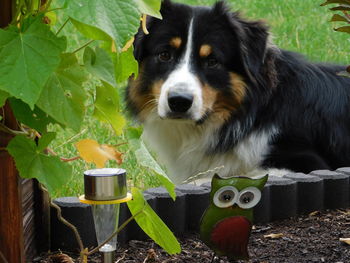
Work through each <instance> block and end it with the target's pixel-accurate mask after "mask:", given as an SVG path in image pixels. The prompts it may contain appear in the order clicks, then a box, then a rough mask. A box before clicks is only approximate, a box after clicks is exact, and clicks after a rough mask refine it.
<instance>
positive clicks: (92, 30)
mask: <svg viewBox="0 0 350 263" xmlns="http://www.w3.org/2000/svg"><path fill="white" fill-rule="evenodd" d="M72 2H73V1H72ZM68 10H69V9H68ZM70 21H71V22H72V24H73V25H74V26H75V28H76V29H78V31H79V32H80V33H82V34H83V35H84V36H85V37H87V38H91V39H95V40H104V41H111V39H112V38H111V37H110V36H109V35H108V34H107V33H105V32H104V31H102V30H101V29H99V28H97V27H94V26H90V25H87V24H84V23H81V22H79V21H78V20H75V19H74V18H72V17H70Z"/></svg>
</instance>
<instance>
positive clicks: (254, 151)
mask: <svg viewBox="0 0 350 263" xmlns="http://www.w3.org/2000/svg"><path fill="white" fill-rule="evenodd" d="M215 134H216V132H215V128H214V127H213V126H212V125H210V124H203V125H195V124H193V123H191V122H186V121H178V120H161V119H159V117H153V118H152V117H151V118H149V119H148V120H147V121H146V122H145V123H144V134H143V139H144V140H145V142H146V144H147V145H148V147H149V148H150V149H151V150H153V151H154V152H155V153H156V155H157V159H158V160H159V161H160V162H161V163H163V164H164V165H165V166H166V168H167V169H168V175H169V177H170V178H171V180H172V181H173V182H174V183H176V184H179V183H182V182H184V181H185V180H187V179H188V178H189V177H192V176H195V175H197V174H199V173H204V172H206V171H209V170H215V172H217V173H219V175H221V176H233V175H243V174H244V175H247V174H248V175H249V174H251V175H252V176H255V175H256V173H252V171H253V170H256V169H258V168H259V166H260V164H261V162H262V161H263V158H264V156H265V155H266V154H267V153H268V152H269V140H270V139H271V137H272V136H273V135H274V134H276V129H275V128H271V129H270V130H268V131H261V132H253V133H251V134H250V135H248V136H247V137H246V138H245V139H244V140H242V141H241V142H239V143H238V144H237V145H236V146H235V147H234V148H233V149H232V150H230V151H228V152H226V153H217V154H216V153H211V154H210V155H209V154H207V149H208V147H209V146H210V145H213V144H215V143H216V140H218V137H217V136H216V135H215ZM219 167H221V169H218V168H219ZM212 175H213V172H208V173H207V174H206V177H211V176H212Z"/></svg>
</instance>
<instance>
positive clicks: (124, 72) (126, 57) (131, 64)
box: [115, 47, 138, 83]
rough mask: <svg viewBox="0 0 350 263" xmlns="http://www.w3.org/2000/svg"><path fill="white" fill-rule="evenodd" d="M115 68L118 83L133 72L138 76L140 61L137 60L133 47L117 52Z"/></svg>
mask: <svg viewBox="0 0 350 263" xmlns="http://www.w3.org/2000/svg"><path fill="white" fill-rule="evenodd" d="M115 69H116V72H115V75H116V78H117V82H118V83H121V82H124V81H125V80H127V79H128V78H129V77H130V76H131V75H132V74H134V77H135V78H136V77H137V74H138V63H137V61H136V60H135V57H134V54H133V48H132V47H131V48H129V49H128V50H126V51H125V52H121V53H119V54H117V56H116V62H115Z"/></svg>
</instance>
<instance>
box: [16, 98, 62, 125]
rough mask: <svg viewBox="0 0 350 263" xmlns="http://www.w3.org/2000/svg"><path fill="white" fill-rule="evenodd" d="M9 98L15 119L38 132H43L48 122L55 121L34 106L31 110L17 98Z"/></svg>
mask: <svg viewBox="0 0 350 263" xmlns="http://www.w3.org/2000/svg"><path fill="white" fill-rule="evenodd" d="M9 100H10V104H11V108H12V110H13V113H14V114H15V116H16V119H17V120H18V121H19V122H21V123H23V124H25V125H27V126H29V127H31V128H33V129H35V130H37V131H39V132H45V131H46V126H47V125H48V124H49V123H56V121H55V120H54V119H52V118H51V117H50V116H48V115H47V114H46V113H45V112H43V111H42V110H41V109H39V108H38V107H36V106H35V107H34V110H31V109H30V108H29V106H28V104H25V103H24V102H23V101H21V100H19V99H15V98H10V99H9Z"/></svg>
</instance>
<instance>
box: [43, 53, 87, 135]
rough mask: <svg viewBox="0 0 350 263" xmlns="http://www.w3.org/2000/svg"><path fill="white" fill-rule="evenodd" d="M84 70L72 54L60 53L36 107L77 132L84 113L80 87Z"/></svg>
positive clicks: (84, 74) (84, 75)
mask: <svg viewBox="0 0 350 263" xmlns="http://www.w3.org/2000/svg"><path fill="white" fill-rule="evenodd" d="M86 78H87V74H86V71H85V70H83V68H82V67H81V66H80V65H79V64H78V60H77V58H76V56H75V55H74V54H70V53H67V54H62V61H61V64H60V65H59V67H58V68H57V70H56V71H55V72H54V73H53V74H52V75H51V77H50V78H49V80H48V81H47V82H46V85H45V88H44V89H43V91H42V93H41V96H40V98H39V101H38V103H37V105H38V107H39V108H40V109H42V110H43V111H45V112H46V113H48V114H49V115H50V116H51V117H52V118H53V119H55V120H56V121H57V122H59V123H61V124H62V125H64V126H67V127H69V128H72V129H73V130H74V131H76V132H78V131H79V129H80V126H81V123H82V121H83V118H84V113H85V106H84V103H85V100H86V93H85V91H84V89H83V87H82V84H83V82H84V81H85V80H86Z"/></svg>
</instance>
